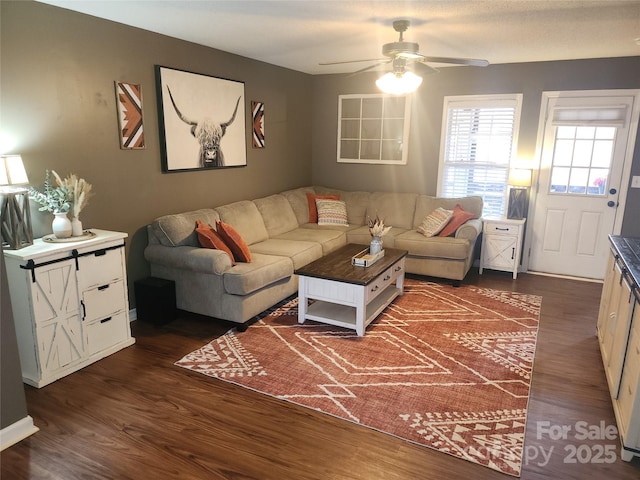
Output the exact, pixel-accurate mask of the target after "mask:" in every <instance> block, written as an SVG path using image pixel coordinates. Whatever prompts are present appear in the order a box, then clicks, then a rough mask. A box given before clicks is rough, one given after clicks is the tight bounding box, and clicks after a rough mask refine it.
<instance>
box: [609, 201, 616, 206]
mask: <svg viewBox="0 0 640 480" xmlns="http://www.w3.org/2000/svg"><path fill="white" fill-rule="evenodd" d="M607 206H608V207H615V206H616V202H614V201H613V200H609V201H608V202H607Z"/></svg>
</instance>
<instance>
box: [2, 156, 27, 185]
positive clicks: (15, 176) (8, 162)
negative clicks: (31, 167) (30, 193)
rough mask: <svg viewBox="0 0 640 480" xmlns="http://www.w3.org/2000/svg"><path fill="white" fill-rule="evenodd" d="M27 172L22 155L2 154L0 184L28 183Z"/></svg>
mask: <svg viewBox="0 0 640 480" xmlns="http://www.w3.org/2000/svg"><path fill="white" fill-rule="evenodd" d="M28 183H29V178H28V177H27V172H26V170H25V169H24V164H23V163H22V157H21V156H20V155H2V156H0V185H26V184H28Z"/></svg>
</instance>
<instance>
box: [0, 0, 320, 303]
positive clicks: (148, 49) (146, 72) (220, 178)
mask: <svg viewBox="0 0 640 480" xmlns="http://www.w3.org/2000/svg"><path fill="white" fill-rule="evenodd" d="M0 54H1V57H0V58H1V62H2V63H1V80H0V81H1V84H0V87H1V88H0V91H1V92H2V96H1V97H0V114H1V116H2V117H1V118H2V130H3V131H7V132H10V133H12V134H13V135H14V136H15V137H16V139H17V141H18V144H17V146H16V147H15V149H14V151H13V152H12V153H20V154H21V155H22V157H23V160H24V162H25V166H26V169H27V174H28V175H29V179H30V181H31V184H32V185H36V186H37V185H41V184H42V182H43V180H44V175H45V170H46V169H53V170H56V171H57V172H58V173H59V174H61V175H63V176H64V175H66V174H68V173H75V174H77V175H78V176H80V177H82V178H85V179H86V180H87V181H88V182H90V183H92V184H93V187H94V191H95V196H94V197H93V198H92V200H91V201H90V203H89V205H88V206H87V207H86V209H85V210H84V211H83V212H82V215H81V220H82V221H83V224H84V226H85V227H94V228H102V229H107V230H118V231H123V232H127V233H128V234H129V236H130V238H129V239H128V250H127V258H128V264H129V265H128V266H129V271H128V273H129V284H130V286H131V285H132V284H133V281H134V280H136V279H139V278H142V277H144V276H147V275H148V266H147V264H146V262H145V261H144V258H143V257H142V251H143V249H144V246H145V245H146V232H145V231H144V226H145V225H146V224H148V223H150V222H151V221H152V220H153V219H154V218H155V217H157V216H160V215H164V214H168V213H173V212H182V211H186V210H190V209H197V208H203V207H214V206H217V205H221V204H224V203H228V202H232V201H235V200H241V199H247V198H258V197H260V196H263V195H267V194H271V193H274V192H277V191H282V190H285V189H288V188H294V187H298V186H302V185H308V184H310V182H311V161H310V159H311V123H310V121H308V117H309V105H308V100H309V98H310V97H311V81H310V77H309V76H308V75H305V74H302V73H298V72H294V71H292V70H287V69H283V68H279V67H275V66H272V65H268V64H265V63H262V62H257V61H254V60H250V59H247V58H243V57H239V56H236V55H231V54H228V53H225V52H222V51H218V50H214V49H211V48H206V47H203V46H200V45H196V44H192V43H188V42H184V41H180V40H176V39H173V38H169V37H166V36H162V35H158V34H154V33H150V32H147V31H144V30H140V29H135V28H131V27H127V26H124V25H121V24H118V23H114V22H110V21H106V20H101V19H97V18H94V17H91V16H88V15H83V14H78V13H75V12H71V11H69V10H64V9H61V8H57V7H52V6H49V5H44V4H40V3H35V2H1V51H0ZM155 64H159V65H163V66H167V67H171V68H177V69H182V70H187V71H191V72H195V73H201V74H206V75H212V76H216V77H221V78H227V79H232V80H237V81H242V82H244V83H245V105H244V108H245V116H246V119H247V122H246V129H247V135H246V138H247V166H246V167H243V168H227V169H219V170H214V171H196V172H186V173H171V174H163V173H161V170H160V146H159V139H158V118H157V109H156V91H155V77H154V65H155ZM116 80H118V81H126V82H131V83H138V84H141V85H142V93H143V114H144V130H145V137H146V144H147V148H146V149H145V150H121V149H120V148H119V140H118V122H117V115H116V104H115V93H114V81H116ZM251 100H259V101H262V102H264V103H265V118H266V148H264V149H253V148H252V147H251V143H250V142H251V136H250V132H251V123H250V118H251V115H250V112H249V111H250V102H251ZM36 207H37V206H33V208H32V210H34V233H35V236H36V237H39V236H42V235H44V234H47V233H50V232H51V221H52V219H53V216H52V215H51V214H50V213H46V212H44V213H43V212H37V210H36ZM131 290H132V289H131V288H130V293H131V295H130V296H131V303H132V307H133V306H135V299H134V298H133V292H132V291H131Z"/></svg>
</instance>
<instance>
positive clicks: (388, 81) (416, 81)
mask: <svg viewBox="0 0 640 480" xmlns="http://www.w3.org/2000/svg"><path fill="white" fill-rule="evenodd" d="M421 84H422V77H420V76H418V75H416V74H415V73H413V72H402V73H395V72H389V73H386V74H384V75H383V76H382V77H380V78H379V79H378V80H376V85H377V86H378V88H379V89H380V90H382V91H383V92H384V93H391V94H393V95H404V94H405V93H411V92H414V91H416V90H417V89H418V87H419V86H420V85H421Z"/></svg>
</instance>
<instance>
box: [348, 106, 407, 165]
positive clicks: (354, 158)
mask: <svg viewBox="0 0 640 480" xmlns="http://www.w3.org/2000/svg"><path fill="white" fill-rule="evenodd" d="M410 105H411V104H410V97H409V96H397V95H382V94H370V95H340V96H339V97H338V162H347V163H390V164H397V165H405V164H406V163H407V144H408V140H409V118H410V113H411V112H410Z"/></svg>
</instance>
